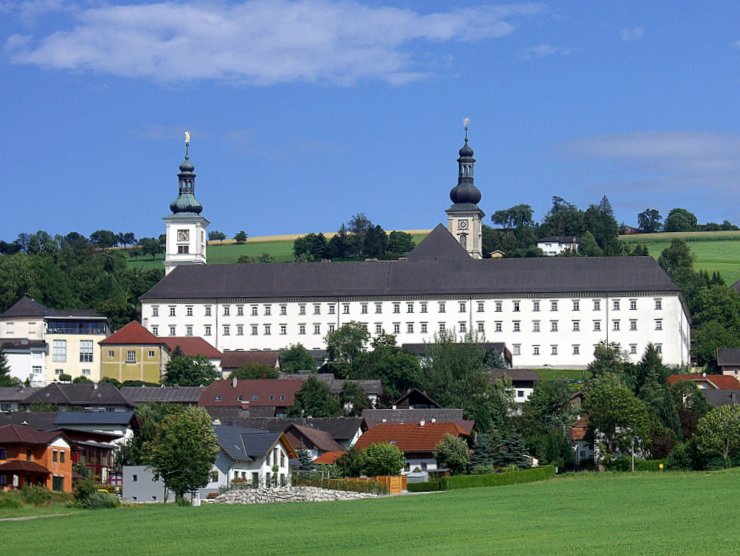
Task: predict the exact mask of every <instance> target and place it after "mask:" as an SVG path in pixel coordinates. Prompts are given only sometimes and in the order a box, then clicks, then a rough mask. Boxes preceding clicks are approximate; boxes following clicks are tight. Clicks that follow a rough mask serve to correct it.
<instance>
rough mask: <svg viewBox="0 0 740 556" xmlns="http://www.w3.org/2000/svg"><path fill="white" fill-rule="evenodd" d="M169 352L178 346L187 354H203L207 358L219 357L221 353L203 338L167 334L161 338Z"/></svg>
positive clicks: (221, 355)
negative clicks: (167, 335)
mask: <svg viewBox="0 0 740 556" xmlns="http://www.w3.org/2000/svg"><path fill="white" fill-rule="evenodd" d="M162 340H164V342H165V344H167V348H168V349H169V350H170V353H171V352H173V351H175V348H176V347H177V346H180V349H181V350H182V352H183V353H184V354H185V355H187V356H189V357H195V356H196V355H205V356H206V357H207V358H208V359H221V358H222V357H223V354H222V353H221V352H220V351H218V350H217V349H216V348H215V347H213V346H212V345H211V344H209V343H208V342H206V341H205V340H204V339H203V338H200V337H198V336H169V337H165V338H162Z"/></svg>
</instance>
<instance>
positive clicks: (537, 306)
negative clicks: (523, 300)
mask: <svg viewBox="0 0 740 556" xmlns="http://www.w3.org/2000/svg"><path fill="white" fill-rule="evenodd" d="M532 312H534V313H539V312H540V300H539V299H535V300H533V301H532Z"/></svg>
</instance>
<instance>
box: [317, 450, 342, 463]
mask: <svg viewBox="0 0 740 556" xmlns="http://www.w3.org/2000/svg"><path fill="white" fill-rule="evenodd" d="M344 454H345V452H344V450H342V451H341V452H340V451H336V452H326V453H325V454H321V455H320V456H319V457H317V458H316V459H315V460H313V462H314V464H316V465H333V464H334V462H335V461H337V460H338V459H339V458H341V457H342V456H343V455H344Z"/></svg>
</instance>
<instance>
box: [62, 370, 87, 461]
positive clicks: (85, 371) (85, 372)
mask: <svg viewBox="0 0 740 556" xmlns="http://www.w3.org/2000/svg"><path fill="white" fill-rule="evenodd" d="M91 374H92V371H91V370H90V369H82V376H90V375H91ZM62 454H64V452H62Z"/></svg>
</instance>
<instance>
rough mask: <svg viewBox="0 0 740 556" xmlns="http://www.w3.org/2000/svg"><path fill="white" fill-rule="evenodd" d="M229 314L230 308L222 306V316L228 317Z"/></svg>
mask: <svg viewBox="0 0 740 556" xmlns="http://www.w3.org/2000/svg"><path fill="white" fill-rule="evenodd" d="M230 314H231V307H230V306H229V305H224V316H225V317H228V316H229V315H230Z"/></svg>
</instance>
